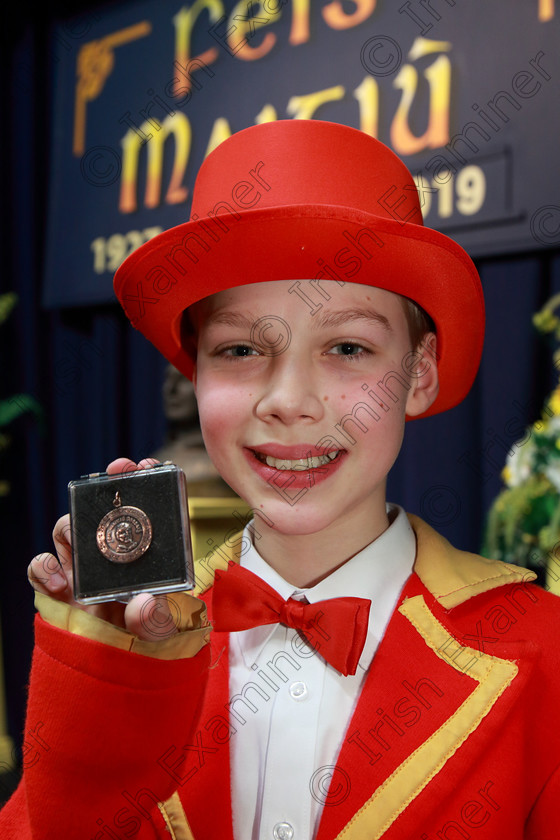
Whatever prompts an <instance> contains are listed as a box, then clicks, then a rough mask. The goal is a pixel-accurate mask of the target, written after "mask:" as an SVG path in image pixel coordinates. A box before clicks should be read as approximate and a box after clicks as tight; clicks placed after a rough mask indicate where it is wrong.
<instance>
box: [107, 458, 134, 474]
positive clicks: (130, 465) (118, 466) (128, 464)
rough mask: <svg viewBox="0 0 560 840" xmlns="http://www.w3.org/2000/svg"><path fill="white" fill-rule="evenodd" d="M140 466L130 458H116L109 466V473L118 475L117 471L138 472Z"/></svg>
mask: <svg viewBox="0 0 560 840" xmlns="http://www.w3.org/2000/svg"><path fill="white" fill-rule="evenodd" d="M138 468H139V467H138V464H136V463H135V461H131V460H130V458H116V459H115V460H114V461H111V463H110V464H109V466H108V467H107V474H108V475H116V474H117V473H127V472H136V470H137V469H138Z"/></svg>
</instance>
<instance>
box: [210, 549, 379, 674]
mask: <svg viewBox="0 0 560 840" xmlns="http://www.w3.org/2000/svg"><path fill="white" fill-rule="evenodd" d="M370 606H371V601H369V600H367V599H366V598H330V599H329V600H327V601H320V602H319V603H317V604H304V603H303V602H302V601H296V600H295V599H294V598H288V600H287V601H283V600H282V598H281V597H280V595H278V593H277V592H275V591H274V589H272V588H271V587H270V586H268V584H266V583H265V582H264V581H263V580H261V579H260V578H259V577H257V575H254V574H253V573H252V572H250V571H249V570H248V569H244V568H242V567H241V566H238V565H235V566H230V568H229V569H228V571H227V572H225V573H217V574H216V580H215V583H214V588H213V595H212V619H213V624H214V629H215V630H219V631H221V632H233V631H236V630H248V629H249V628H250V627H260V626H262V625H263V624H284V625H286V626H287V627H293V628H294V629H295V630H299V632H300V633H301V635H302V636H303V637H304V639H305V640H306V642H307V643H308V644H310V645H311V647H312V648H314V649H315V650H316V651H317V652H318V653H320V655H321V656H322V657H323V658H324V659H326V661H327V662H328V663H329V664H330V665H332V666H333V668H336V670H337V671H339V672H340V673H341V674H344V676H348V674H355V673H356V668H357V667H358V661H359V659H360V656H361V653H362V650H363V647H364V644H365V641H366V634H367V628H368V616H369V608H370Z"/></svg>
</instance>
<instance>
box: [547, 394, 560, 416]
mask: <svg viewBox="0 0 560 840" xmlns="http://www.w3.org/2000/svg"><path fill="white" fill-rule="evenodd" d="M548 407H549V408H550V410H551V411H553V412H554V414H560V388H556V390H555V391H553V392H552V395H551V397H550V400H549V401H548Z"/></svg>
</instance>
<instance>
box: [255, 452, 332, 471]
mask: <svg viewBox="0 0 560 840" xmlns="http://www.w3.org/2000/svg"><path fill="white" fill-rule="evenodd" d="M339 452H340V450H337V451H336V452H329V453H328V455H318V456H317V457H311V456H309V457H307V458H298V459H297V461H288V460H286V459H284V458H273V457H272V456H271V455H264V456H263V455H261V454H260V453H257V455H258V457H259V459H260V460H261V461H264V462H265V463H266V464H267V465H268V466H269V467H274V469H275V470H296V471H297V470H315V469H317V467H324V466H325V464H330V462H331V461H333V460H334V459H335V458H336V456H337V455H338V453H339Z"/></svg>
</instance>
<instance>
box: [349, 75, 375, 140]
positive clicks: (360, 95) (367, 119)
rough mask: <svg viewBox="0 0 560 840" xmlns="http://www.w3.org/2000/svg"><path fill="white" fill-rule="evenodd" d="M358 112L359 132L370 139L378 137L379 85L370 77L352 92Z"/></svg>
mask: <svg viewBox="0 0 560 840" xmlns="http://www.w3.org/2000/svg"><path fill="white" fill-rule="evenodd" d="M354 98H355V99H357V100H358V106H359V110H360V130H361V131H364V132H365V133H366V134H369V135H370V136H371V137H378V132H379V85H378V84H377V82H376V80H375V79H373V78H372V77H371V76H366V77H365V79H364V80H363V82H362V83H361V84H360V85H358V87H357V88H356V89H355V90H354Z"/></svg>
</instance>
